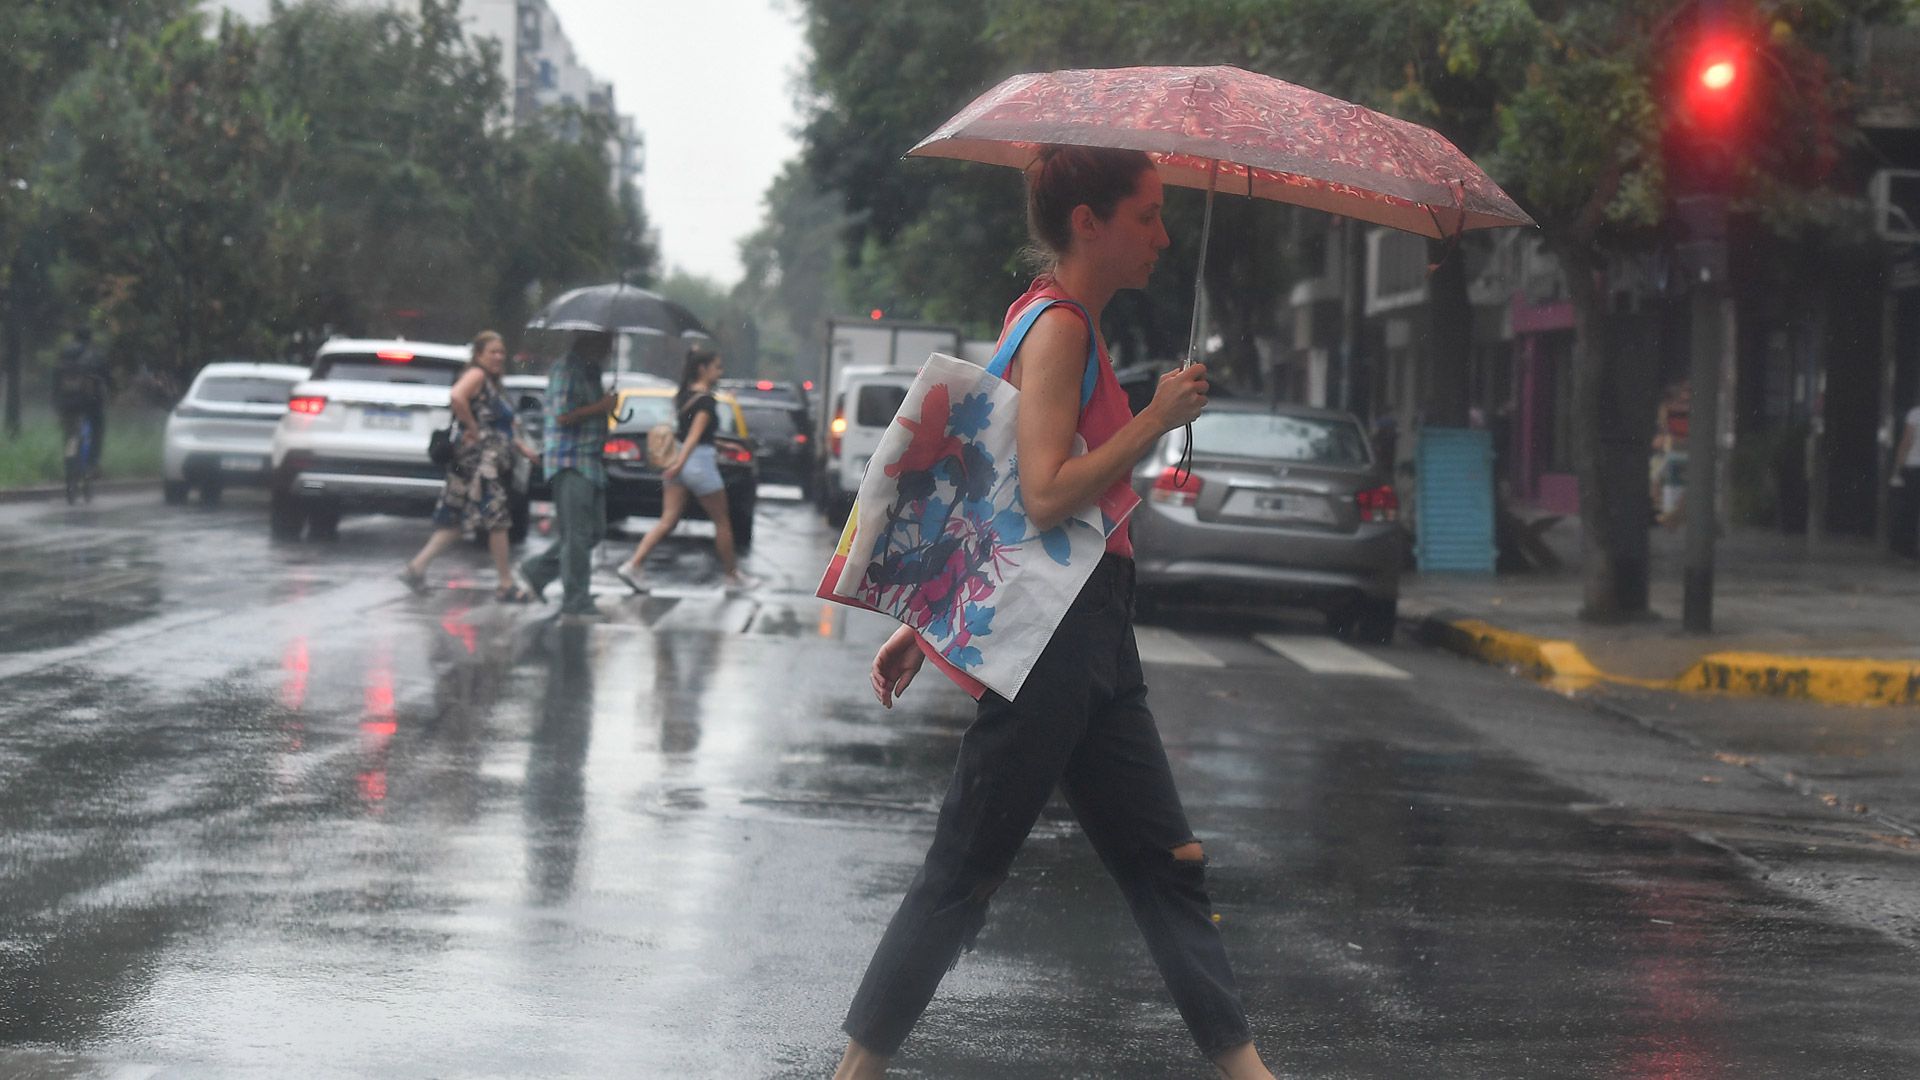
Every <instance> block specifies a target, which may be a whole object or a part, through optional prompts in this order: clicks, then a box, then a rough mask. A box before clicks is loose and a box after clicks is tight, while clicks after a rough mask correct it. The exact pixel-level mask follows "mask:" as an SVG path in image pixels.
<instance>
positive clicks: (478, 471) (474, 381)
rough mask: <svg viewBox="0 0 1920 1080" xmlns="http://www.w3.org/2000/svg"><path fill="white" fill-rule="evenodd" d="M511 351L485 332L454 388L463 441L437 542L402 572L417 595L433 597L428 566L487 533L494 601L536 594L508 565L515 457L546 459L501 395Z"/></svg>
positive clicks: (450, 472) (452, 466) (437, 511)
mask: <svg viewBox="0 0 1920 1080" xmlns="http://www.w3.org/2000/svg"><path fill="white" fill-rule="evenodd" d="M506 369H507V346H506V343H505V342H504V341H502V340H501V338H500V335H499V334H496V333H494V332H493V331H491V330H483V331H481V332H480V334H479V335H478V336H476V337H475V338H474V339H473V359H472V361H471V362H470V363H468V365H467V369H466V370H465V371H463V372H461V373H460V378H459V379H457V380H455V382H454V384H453V400H452V403H451V404H452V408H453V417H454V419H455V420H456V421H458V430H459V432H460V438H459V441H458V442H457V443H455V444H454V451H453V461H452V462H450V463H449V464H448V465H447V482H446V486H445V487H443V488H441V489H440V502H439V504H438V505H437V506H435V507H434V508H433V526H434V528H433V535H432V536H430V537H428V538H427V543H426V546H425V547H422V548H421V549H420V553H419V554H418V555H415V556H414V557H413V558H412V559H411V560H410V561H409V562H408V563H407V565H406V567H405V568H404V569H402V570H401V571H400V580H401V581H403V582H405V583H406V585H407V587H408V588H409V589H412V590H413V591H414V592H416V593H422V592H425V591H426V589H427V566H428V564H430V563H431V562H433V560H434V559H435V558H436V557H437V556H438V555H439V554H440V553H441V552H443V551H445V550H446V549H447V548H448V547H450V546H452V545H453V544H454V543H455V542H456V541H458V540H459V539H460V536H461V534H462V533H465V532H467V531H469V530H471V531H473V532H477V533H485V534H486V537H487V549H488V551H490V552H491V553H492V554H493V568H494V571H495V573H497V574H498V575H499V579H500V583H499V586H498V587H497V588H496V590H495V593H494V595H495V596H497V597H498V598H499V599H500V600H502V601H505V602H507V603H516V604H519V603H525V602H527V601H528V600H531V599H533V594H531V593H529V592H527V591H526V590H525V589H523V588H521V587H520V585H519V584H517V583H516V582H515V581H514V580H513V568H512V566H511V565H510V564H509V563H508V561H507V547H508V544H507V529H508V527H509V526H510V525H511V524H512V523H513V512H512V510H511V508H510V497H509V492H508V486H509V485H510V484H511V483H512V477H513V455H514V454H515V453H519V454H522V455H524V456H525V457H527V458H528V459H529V460H532V461H538V460H539V457H538V455H536V454H535V453H534V452H533V451H532V450H531V449H529V448H528V447H527V445H526V444H525V443H523V442H521V441H520V439H519V437H518V435H517V434H516V433H515V430H514V418H513V406H511V405H509V404H508V403H507V399H506V396H505V394H504V393H502V391H501V386H500V378H501V376H502V375H504V374H505V373H506Z"/></svg>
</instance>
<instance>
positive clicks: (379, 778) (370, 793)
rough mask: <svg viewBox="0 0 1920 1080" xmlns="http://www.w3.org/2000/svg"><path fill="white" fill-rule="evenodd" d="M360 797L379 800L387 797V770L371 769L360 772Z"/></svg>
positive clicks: (371, 800)
mask: <svg viewBox="0 0 1920 1080" xmlns="http://www.w3.org/2000/svg"><path fill="white" fill-rule="evenodd" d="M360 797H361V798H363V799H365V800H367V801H368V802H379V801H381V800H382V799H385V798H386V797H387V770H385V769H371V770H369V771H367V772H363V773H361V774H360Z"/></svg>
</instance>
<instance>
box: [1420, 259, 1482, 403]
mask: <svg viewBox="0 0 1920 1080" xmlns="http://www.w3.org/2000/svg"><path fill="white" fill-rule="evenodd" d="M1427 258H1428V259H1429V260H1431V261H1432V262H1433V263H1434V270H1433V273H1432V274H1430V275H1428V277H1427V345H1428V349H1427V356H1426V365H1425V366H1426V378H1425V380H1424V382H1425V390H1426V392H1425V393H1424V394H1423V395H1422V397H1423V398H1425V400H1424V401H1423V402H1422V403H1421V415H1422V419H1423V422H1424V423H1426V424H1427V425H1428V426H1430V427H1452V428H1463V427H1466V426H1467V416H1468V410H1469V408H1470V407H1471V405H1472V402H1471V401H1470V400H1469V398H1470V393H1469V387H1468V384H1469V382H1470V381H1471V374H1470V373H1471V370H1472V366H1473V301H1472V300H1471V299H1470V298H1469V297H1468V295H1467V253H1466V252H1465V251H1463V250H1461V248H1460V245H1459V244H1458V243H1448V242H1447V241H1444V240H1429V241H1427Z"/></svg>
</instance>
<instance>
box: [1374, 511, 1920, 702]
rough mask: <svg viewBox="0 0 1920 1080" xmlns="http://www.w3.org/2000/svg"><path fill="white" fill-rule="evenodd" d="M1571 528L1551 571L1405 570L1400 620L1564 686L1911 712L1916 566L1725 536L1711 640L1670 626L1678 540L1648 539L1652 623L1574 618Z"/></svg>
mask: <svg viewBox="0 0 1920 1080" xmlns="http://www.w3.org/2000/svg"><path fill="white" fill-rule="evenodd" d="M1579 532H1580V530H1579V522H1578V521H1577V520H1575V519H1572V518H1569V519H1567V520H1566V521H1563V522H1561V523H1559V524H1558V525H1556V526H1555V527H1554V528H1553V529H1552V530H1550V531H1549V532H1548V533H1547V535H1546V537H1545V539H1546V540H1547V541H1548V542H1549V543H1550V544H1552V545H1553V547H1554V549H1555V550H1556V551H1557V552H1559V553H1560V554H1561V555H1562V556H1563V557H1564V559H1565V561H1566V569H1564V570H1561V571H1556V572H1552V573H1529V574H1511V575H1502V576H1498V577H1492V576H1489V577H1472V576H1457V575H1435V574H1415V575H1411V576H1409V577H1408V578H1407V579H1405V581H1404V582H1403V583H1402V587H1401V615H1402V617H1403V618H1404V619H1408V620H1411V621H1412V623H1413V624H1414V626H1415V628H1416V632H1417V633H1418V634H1419V636H1420V637H1421V638H1422V639H1423V640H1426V641H1429V642H1431V643H1434V644H1437V645H1440V646H1442V647H1444V648H1448V649H1452V650H1454V651H1456V652H1459V653H1461V654H1463V655H1467V656H1472V657H1475V658H1477V659H1481V660H1484V661H1487V662H1490V663H1496V664H1502V665H1505V666H1509V667H1512V668H1515V669H1517V670H1521V671H1524V672H1527V673H1529V674H1533V675H1535V676H1536V677H1539V678H1541V679H1542V680H1544V681H1548V682H1550V683H1551V684H1553V685H1556V686H1559V687H1562V688H1566V689H1580V688H1583V687H1586V686H1591V685H1594V684H1597V683H1613V684H1624V685H1630V686H1636V687H1643V688H1650V689H1661V690H1675V691H1687V692H1698V693H1713V694H1731V695H1757V696H1767V697H1781V698H1794V699H1800V700H1807V701H1819V702H1826V703H1837V704H1855V705H1879V704H1884V705H1893V704H1916V703H1920V568H1917V567H1916V566H1915V565H1914V564H1913V563H1911V562H1905V561H1902V560H1899V559H1895V558H1893V557H1891V556H1888V555H1886V554H1884V553H1882V552H1881V551H1879V550H1878V549H1876V548H1875V547H1874V546H1873V545H1872V544H1871V543H1869V542H1866V541H1863V540H1857V539H1853V538H1838V539H1834V540H1832V541H1830V542H1828V543H1826V544H1823V545H1821V546H1820V547H1818V548H1817V549H1812V550H1810V549H1809V548H1808V545H1807V544H1806V541H1805V540H1804V539H1803V538H1801V537H1798V536H1783V535H1781V534H1779V533H1775V532H1769V531H1765V530H1758V529H1741V530H1735V531H1734V532H1733V533H1732V534H1730V535H1728V536H1726V537H1724V538H1723V539H1722V540H1721V542H1720V544H1719V545H1718V548H1717V551H1716V559H1715V590H1714V609H1713V610H1714V633H1712V634H1710V635H1693V634H1687V633H1685V632H1684V631H1683V630H1682V629H1681V626H1680V618H1681V611H1682V600H1681V595H1682V594H1681V571H1682V566H1683V561H1684V559H1683V555H1684V547H1683V543H1684V541H1683V537H1682V534H1680V533H1678V532H1668V531H1666V530H1655V532H1654V534H1653V537H1652V541H1653V543H1652V546H1653V587H1652V608H1653V612H1654V615H1653V617H1651V618H1648V619H1646V620H1644V621H1640V622H1634V623H1630V624H1627V625H1611V626H1600V625H1594V624H1591V623H1586V622H1582V621H1581V620H1580V618H1579V610H1580V606H1581V584H1580V576H1579V564H1580V551H1579V548H1580V536H1579Z"/></svg>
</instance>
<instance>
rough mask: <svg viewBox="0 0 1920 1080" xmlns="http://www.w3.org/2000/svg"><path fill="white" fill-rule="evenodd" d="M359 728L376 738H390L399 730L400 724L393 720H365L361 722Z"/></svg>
mask: <svg viewBox="0 0 1920 1080" xmlns="http://www.w3.org/2000/svg"><path fill="white" fill-rule="evenodd" d="M360 730H361V731H364V732H366V733H367V734H368V735H371V736H373V737H374V738H376V739H391V738H393V736H394V733H395V732H397V731H399V730H400V724H399V723H398V722H397V721H394V720H367V721H364V722H362V723H361V725H360Z"/></svg>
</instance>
